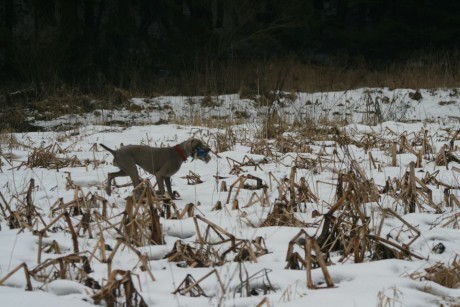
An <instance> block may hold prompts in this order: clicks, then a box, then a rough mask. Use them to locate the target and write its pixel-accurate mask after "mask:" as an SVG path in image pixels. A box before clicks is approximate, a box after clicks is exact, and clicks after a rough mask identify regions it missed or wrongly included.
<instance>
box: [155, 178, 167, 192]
mask: <svg viewBox="0 0 460 307" xmlns="http://www.w3.org/2000/svg"><path fill="white" fill-rule="evenodd" d="M155 177H156V178H157V184H158V189H159V190H160V195H165V183H164V178H163V176H160V175H155Z"/></svg>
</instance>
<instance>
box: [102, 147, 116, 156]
mask: <svg viewBox="0 0 460 307" xmlns="http://www.w3.org/2000/svg"><path fill="white" fill-rule="evenodd" d="M99 145H101V147H102V148H104V149H105V150H107V151H110V153H111V154H112V155H115V150H113V149H111V148H108V147H107V146H105V145H104V144H99Z"/></svg>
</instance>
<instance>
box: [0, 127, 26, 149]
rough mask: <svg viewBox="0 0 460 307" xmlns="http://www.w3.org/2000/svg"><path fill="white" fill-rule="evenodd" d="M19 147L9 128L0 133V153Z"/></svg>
mask: <svg viewBox="0 0 460 307" xmlns="http://www.w3.org/2000/svg"><path fill="white" fill-rule="evenodd" d="M20 145H21V144H20V143H19V141H18V139H17V138H16V135H14V133H13V130H12V129H11V128H10V129H4V130H3V131H1V132H0V152H2V150H4V149H13V148H18V147H19V146H20Z"/></svg>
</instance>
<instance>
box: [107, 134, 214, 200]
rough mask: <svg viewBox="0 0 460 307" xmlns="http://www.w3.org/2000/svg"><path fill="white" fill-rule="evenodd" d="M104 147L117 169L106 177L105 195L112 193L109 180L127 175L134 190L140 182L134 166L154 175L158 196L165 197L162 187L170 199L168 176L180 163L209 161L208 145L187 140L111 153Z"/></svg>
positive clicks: (125, 148) (128, 146)
mask: <svg viewBox="0 0 460 307" xmlns="http://www.w3.org/2000/svg"><path fill="white" fill-rule="evenodd" d="M100 145H101V146H102V147H103V148H105V149H106V150H108V151H110V152H111V153H112V155H113V157H114V158H113V165H115V166H117V167H118V168H119V169H120V170H119V171H118V172H114V173H109V174H108V176H107V177H108V178H107V186H106V192H107V194H109V195H110V194H111V192H112V191H111V184H112V180H113V179H114V178H116V177H122V176H129V177H131V181H132V183H133V185H134V187H137V186H138V185H139V183H140V179H139V173H138V171H137V166H136V165H138V166H139V167H141V168H142V169H144V170H145V171H147V172H149V173H151V174H153V175H155V177H156V180H157V183H158V188H159V189H160V194H161V195H164V194H165V187H164V184H166V188H167V190H168V193H169V196H170V197H171V198H173V192H172V189H171V176H172V175H174V174H175V173H177V171H178V170H179V169H180V167H181V165H182V163H183V162H184V161H186V160H187V158H188V157H190V156H192V157H193V158H198V159H200V160H202V161H204V162H206V163H208V162H209V160H211V157H210V156H209V151H210V150H211V149H210V148H209V146H208V145H206V144H205V143H203V142H202V141H201V140H199V139H195V138H190V139H188V140H186V141H184V142H182V143H180V144H177V145H176V146H171V147H158V148H156V147H150V146H145V145H126V146H122V147H120V149H117V150H113V149H110V148H108V147H107V146H105V145H103V144H100Z"/></svg>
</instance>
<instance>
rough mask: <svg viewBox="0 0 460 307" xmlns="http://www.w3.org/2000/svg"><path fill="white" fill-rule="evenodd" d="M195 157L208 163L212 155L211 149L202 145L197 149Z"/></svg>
mask: <svg viewBox="0 0 460 307" xmlns="http://www.w3.org/2000/svg"><path fill="white" fill-rule="evenodd" d="M195 157H196V158H198V159H200V160H201V161H204V162H206V163H208V162H209V161H210V160H211V156H210V155H209V150H206V149H204V148H201V147H199V148H197V149H196V152H195Z"/></svg>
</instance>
